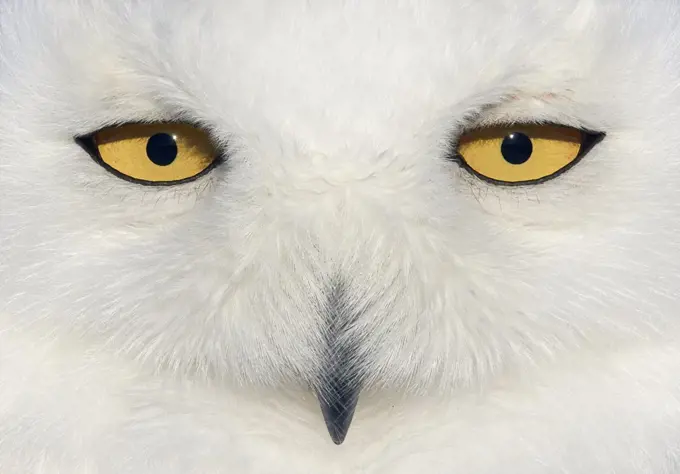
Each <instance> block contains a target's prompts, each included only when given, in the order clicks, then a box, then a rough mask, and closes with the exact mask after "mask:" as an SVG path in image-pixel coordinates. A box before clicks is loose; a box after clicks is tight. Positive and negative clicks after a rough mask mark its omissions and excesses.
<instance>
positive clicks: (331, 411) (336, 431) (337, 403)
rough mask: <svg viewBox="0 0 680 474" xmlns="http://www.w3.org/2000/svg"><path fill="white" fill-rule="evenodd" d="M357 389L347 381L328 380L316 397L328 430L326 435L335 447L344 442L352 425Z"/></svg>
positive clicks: (357, 396) (318, 390) (357, 394)
mask: <svg viewBox="0 0 680 474" xmlns="http://www.w3.org/2000/svg"><path fill="white" fill-rule="evenodd" d="M359 391H360V389H359V388H358V387H352V386H351V385H350V384H349V383H348V380H347V379H340V378H335V379H330V380H328V381H327V382H326V383H325V384H324V385H323V387H322V388H321V389H317V391H316V395H317V398H318V399H319V403H320V405H321V413H322V414H323V419H324V421H325V422H326V428H328V434H330V435H331V439H332V440H333V442H334V443H335V444H337V445H341V444H342V443H343V442H344V441H345V437H346V436H347V432H348V431H349V426H350V425H351V424H352V418H353V417H354V410H355V409H356V406H357V402H358V401H359Z"/></svg>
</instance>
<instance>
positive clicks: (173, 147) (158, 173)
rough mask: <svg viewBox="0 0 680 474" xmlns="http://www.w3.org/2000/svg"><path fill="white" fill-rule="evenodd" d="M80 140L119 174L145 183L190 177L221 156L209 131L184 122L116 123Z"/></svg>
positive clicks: (206, 169)
mask: <svg viewBox="0 0 680 474" xmlns="http://www.w3.org/2000/svg"><path fill="white" fill-rule="evenodd" d="M77 141H78V142H79V143H81V145H82V146H83V147H84V148H85V149H86V150H87V151H88V152H89V153H90V154H91V155H92V156H93V157H94V159H95V160H96V161H97V162H98V163H99V164H101V165H102V166H103V167H104V168H106V169H107V170H109V171H110V172H112V173H113V174H115V175H116V176H119V177H121V178H123V179H126V180H129V181H133V182H135V183H139V184H146V185H156V186H159V185H173V184H179V183H185V182H188V181H191V180H193V179H196V178H198V177H199V176H202V175H203V174H205V173H207V172H208V171H210V170H211V169H212V168H213V167H214V166H215V165H216V164H217V162H218V156H219V153H218V151H217V149H216V147H215V146H214V144H213V141H212V140H211V139H210V136H209V135H208V134H207V133H206V132H204V131H203V130H201V129H199V128H196V127H193V126H191V125H187V124H183V123H157V124H127V125H120V126H114V127H109V128H105V129H102V130H100V131H98V132H96V133H94V134H92V135H90V136H88V137H85V138H79V139H77Z"/></svg>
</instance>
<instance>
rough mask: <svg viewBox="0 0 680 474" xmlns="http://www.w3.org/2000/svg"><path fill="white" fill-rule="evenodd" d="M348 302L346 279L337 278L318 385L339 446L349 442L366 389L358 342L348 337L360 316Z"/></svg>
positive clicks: (328, 423)
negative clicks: (362, 376) (363, 387)
mask: <svg viewBox="0 0 680 474" xmlns="http://www.w3.org/2000/svg"><path fill="white" fill-rule="evenodd" d="M348 301H349V298H348V297H347V294H346V287H345V284H344V280H343V279H342V278H337V279H335V280H334V281H333V282H332V283H331V284H330V286H329V288H328V300H327V306H326V320H327V324H328V332H327V334H326V336H327V353H326V355H327V360H326V361H325V364H324V365H323V367H322V369H321V371H320V374H319V378H318V379H317V381H316V384H315V388H316V396H317V398H318V399H319V403H320V404H321V413H323V418H324V420H325V421H326V428H328V433H329V434H330V435H331V439H332V440H333V442H334V443H335V444H338V445H340V444H342V443H343V441H345V437H346V436H347V432H348V431H349V425H351V424H352V418H353V417H354V410H355V409H356V406H357V402H358V401H359V392H361V388H362V383H361V380H360V379H361V377H359V374H358V371H357V370H356V368H357V367H358V366H359V364H358V357H359V356H358V351H357V342H356V339H355V338H353V337H351V336H349V337H348V328H349V327H350V326H351V323H352V321H353V320H355V319H356V317H357V315H356V313H355V312H354V311H353V310H352V308H351V305H350V304H349V303H348Z"/></svg>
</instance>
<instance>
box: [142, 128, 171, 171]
mask: <svg viewBox="0 0 680 474" xmlns="http://www.w3.org/2000/svg"><path fill="white" fill-rule="evenodd" d="M146 156H148V157H149V159H150V160H151V161H152V162H153V163H154V164H156V165H158V166H168V165H170V164H172V162H173V161H175V158H177V142H176V141H175V137H174V136H172V135H170V134H167V133H157V134H155V135H153V136H152V137H151V138H149V141H148V142H146Z"/></svg>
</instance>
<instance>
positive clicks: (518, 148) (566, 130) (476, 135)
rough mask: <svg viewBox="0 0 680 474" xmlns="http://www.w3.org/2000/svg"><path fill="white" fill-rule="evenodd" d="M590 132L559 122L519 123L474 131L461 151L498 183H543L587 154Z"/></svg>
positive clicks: (461, 142) (470, 163) (461, 144)
mask: <svg viewBox="0 0 680 474" xmlns="http://www.w3.org/2000/svg"><path fill="white" fill-rule="evenodd" d="M589 138H592V135H589V134H587V133H585V132H583V131H581V130H579V129H575V128H571V127H565V126H559V125H518V126H509V127H491V128H482V129H478V130H474V131H472V132H470V133H467V134H465V135H463V136H462V137H461V138H460V140H459V142H458V150H457V154H458V156H459V157H460V158H462V160H463V161H464V164H465V165H466V166H467V167H468V168H470V169H471V170H472V171H473V172H474V173H475V174H477V175H478V176H480V177H482V178H485V179H487V180H490V181H492V182H497V183H508V184H521V183H532V182H540V181H542V180H545V179H548V178H551V177H553V176H555V175H557V174H558V173H559V172H561V171H563V170H566V169H567V168H569V166H570V165H572V164H574V163H575V162H576V160H577V158H579V157H580V156H582V155H583V152H584V149H585V146H584V145H586V144H587V143H586V142H587V141H588V139H589Z"/></svg>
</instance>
